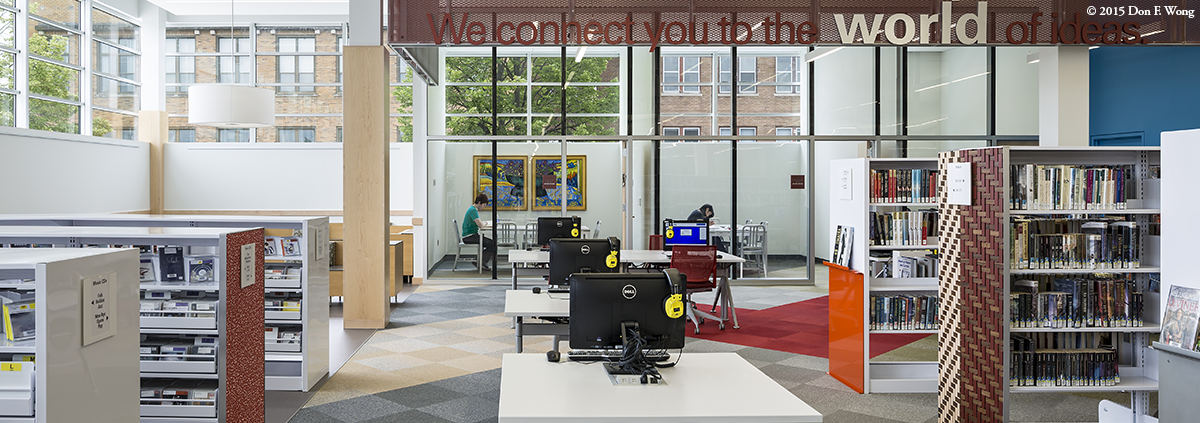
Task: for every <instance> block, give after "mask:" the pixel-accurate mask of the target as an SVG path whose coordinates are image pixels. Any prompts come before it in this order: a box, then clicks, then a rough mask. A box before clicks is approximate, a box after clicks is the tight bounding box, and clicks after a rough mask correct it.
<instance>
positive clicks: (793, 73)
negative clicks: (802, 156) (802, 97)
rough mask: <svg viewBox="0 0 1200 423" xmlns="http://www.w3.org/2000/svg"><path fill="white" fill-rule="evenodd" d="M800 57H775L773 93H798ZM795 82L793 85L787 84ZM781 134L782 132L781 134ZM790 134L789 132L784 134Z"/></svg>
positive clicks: (801, 60) (802, 62)
mask: <svg viewBox="0 0 1200 423" xmlns="http://www.w3.org/2000/svg"><path fill="white" fill-rule="evenodd" d="M804 63H805V62H804V58H801V57H776V58H775V82H776V83H777V84H779V85H776V86H775V94H800V93H801V92H800V83H801V82H802V81H801V80H800V67H801V66H804ZM788 84H795V85H788ZM781 135H782V134H781ZM786 135H791V134H786Z"/></svg>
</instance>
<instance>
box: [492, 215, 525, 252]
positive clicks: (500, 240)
mask: <svg viewBox="0 0 1200 423" xmlns="http://www.w3.org/2000/svg"><path fill="white" fill-rule="evenodd" d="M520 245H521V244H520V241H519V240H518V239H517V222H516V221H514V220H512V219H496V253H499V252H500V248H501V247H503V248H508V249H513V248H520Z"/></svg>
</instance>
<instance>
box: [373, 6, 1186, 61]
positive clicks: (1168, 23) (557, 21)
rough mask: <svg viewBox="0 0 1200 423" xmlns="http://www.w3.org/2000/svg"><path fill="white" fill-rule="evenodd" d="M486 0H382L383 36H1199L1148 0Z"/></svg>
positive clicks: (968, 41)
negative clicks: (749, 6) (852, 2)
mask: <svg viewBox="0 0 1200 423" xmlns="http://www.w3.org/2000/svg"><path fill="white" fill-rule="evenodd" d="M488 3H489V2H487V1H485V2H483V7H481V8H485V9H489V11H488V12H474V11H468V10H466V9H463V8H460V7H455V6H449V7H445V8H442V7H438V6H437V5H436V3H434V4H432V5H431V4H430V3H428V2H417V1H408V2H389V5H390V7H391V13H390V15H389V19H390V25H389V32H388V41H389V42H390V43H391V44H394V45H397V46H405V45H419V44H442V45H446V44H451V45H485V44H486V45H534V44H536V45H580V46H583V45H611V46H629V45H638V46H649V47H650V49H651V51H653V50H654V49H655V48H657V47H658V46H660V45H668V44H669V45H680V44H683V45H718V44H719V45H734V44H736V45H776V44H785V45H808V44H814V43H815V44H842V45H851V44H860V45H862V44H865V45H872V44H888V45H914V44H915V45H935V44H936V45H947V44H959V45H973V44H1013V45H1039V44H1040V45H1071V44H1079V45H1089V44H1109V45H1112V44H1148V43H1154V44H1184V43H1187V42H1190V43H1195V42H1200V34H1195V32H1196V31H1183V30H1182V29H1183V28H1184V27H1185V26H1187V25H1188V22H1189V21H1190V20H1191V19H1193V18H1194V17H1195V12H1194V10H1191V9H1185V8H1181V7H1178V6H1170V5H1164V4H1163V2H1158V3H1154V2H1150V1H1147V0H1131V1H1129V2H1127V3H1123V4H1122V5H1121V6H1100V7H1098V6H1092V5H1089V3H1092V2H1066V3H1057V2H1055V3H1053V8H1052V7H1051V3H1045V5H1044V6H1043V5H1042V4H1036V3H1035V4H1020V5H1014V4H1011V3H996V4H991V5H989V3H988V2H987V1H974V2H972V1H954V2H951V1H942V2H940V3H934V4H933V7H932V8H931V7H930V6H931V5H930V4H929V3H924V4H923V5H919V6H918V5H914V4H913V2H911V1H908V0H879V1H876V2H875V3H873V5H872V7H873V8H874V9H876V10H878V13H846V8H845V5H844V2H834V1H831V0H813V1H812V2H811V6H805V7H804V8H802V9H797V8H796V7H795V4H794V3H792V2H787V1H784V0H778V1H777V3H778V4H772V1H771V0H767V1H766V2H765V3H764V2H759V3H756V10H764V9H765V10H777V11H776V12H773V13H772V12H766V13H762V12H751V13H748V12H743V13H734V12H728V11H712V7H711V6H710V5H708V4H706V3H704V2H700V1H698V0H691V1H684V2H682V3H681V2H672V3H670V4H667V5H656V4H647V2H645V1H634V0H608V1H605V2H603V6H602V7H600V6H597V7H586V6H576V7H572V8H566V7H547V8H544V9H539V10H537V11H536V12H531V11H529V10H528V9H527V8H520V7H518V6H516V5H514V4H513V3H511V2H501V1H496V2H495V4H488ZM1168 3H1169V2H1168ZM493 6H494V7H493ZM1039 7H1044V9H1039ZM479 9H480V8H473V9H472V10H479ZM622 10H627V11H628V12H621V11H622ZM614 12H616V13H614ZM664 17H666V18H665V19H664ZM822 23H824V24H822ZM977 29H978V30H977ZM1143 34H1144V35H1143ZM1185 36H1186V37H1187V38H1186V39H1184V38H1183V37H1185Z"/></svg>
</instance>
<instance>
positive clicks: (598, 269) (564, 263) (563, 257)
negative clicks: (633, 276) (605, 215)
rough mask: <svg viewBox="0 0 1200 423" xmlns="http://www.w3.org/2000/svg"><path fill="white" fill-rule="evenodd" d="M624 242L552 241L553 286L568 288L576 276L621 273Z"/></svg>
mask: <svg viewBox="0 0 1200 423" xmlns="http://www.w3.org/2000/svg"><path fill="white" fill-rule="evenodd" d="M620 262H621V241H619V240H617V238H616V237H609V238H608V239H571V238H553V239H551V240H550V285H554V286H566V285H567V284H568V277H570V276H571V274H574V273H616V272H618V271H620Z"/></svg>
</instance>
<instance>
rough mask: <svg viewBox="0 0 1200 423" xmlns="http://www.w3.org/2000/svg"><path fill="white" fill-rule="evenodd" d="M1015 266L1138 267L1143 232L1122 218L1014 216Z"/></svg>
mask: <svg viewBox="0 0 1200 423" xmlns="http://www.w3.org/2000/svg"><path fill="white" fill-rule="evenodd" d="M1011 237H1012V239H1011V245H1012V250H1011V253H1012V257H1011V258H1012V264H1011V266H1012V268H1013V269H1018V270H1021V269H1032V270H1043V269H1136V268H1138V267H1140V266H1141V257H1140V255H1139V251H1140V250H1141V232H1140V231H1139V230H1138V225H1137V223H1136V222H1132V221H1127V220H1123V219H1121V218H1120V217H1112V216H1107V217H1094V218H1089V219H1068V218H1057V217H1045V218H1041V217H1039V218H1013V220H1012V230H1011Z"/></svg>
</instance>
